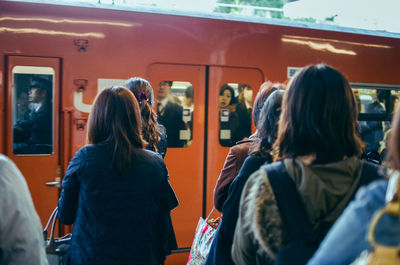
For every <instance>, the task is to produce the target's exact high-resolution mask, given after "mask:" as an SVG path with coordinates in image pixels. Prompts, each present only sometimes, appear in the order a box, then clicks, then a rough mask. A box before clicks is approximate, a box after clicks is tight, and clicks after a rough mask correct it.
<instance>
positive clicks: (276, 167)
mask: <svg viewBox="0 0 400 265" xmlns="http://www.w3.org/2000/svg"><path fill="white" fill-rule="evenodd" d="M263 168H264V170H265V171H266V172H267V176H268V179H269V182H270V184H271V187H272V190H273V192H274V195H275V199H276V202H277V205H278V210H279V213H280V215H281V218H282V221H283V223H284V224H285V227H286V229H287V233H288V236H289V239H290V241H293V240H298V239H303V238H305V237H307V235H308V234H310V233H312V226H311V223H310V221H309V219H308V216H307V213H306V212H305V209H304V207H303V202H302V200H301V197H300V195H299V193H298V191H297V188H296V185H295V183H294V181H293V180H292V178H291V177H290V176H289V174H288V173H287V171H286V168H285V165H284V163H283V161H279V162H275V163H272V164H269V165H265V166H263Z"/></svg>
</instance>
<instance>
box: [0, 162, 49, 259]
mask: <svg viewBox="0 0 400 265" xmlns="http://www.w3.org/2000/svg"><path fill="white" fill-rule="evenodd" d="M0 264H1V265H20V264H30V265H47V264H48V262H47V257H46V252H45V247H44V239H43V232H42V225H41V223H40V219H39V216H38V215H37V213H36V211H35V207H34V205H33V202H32V197H31V194H30V192H29V189H28V185H27V184H26V181H25V179H24V176H22V174H21V172H20V171H19V170H18V168H17V167H16V166H15V164H14V163H13V162H12V161H11V160H10V159H8V158H7V157H6V156H4V155H2V154H0Z"/></svg>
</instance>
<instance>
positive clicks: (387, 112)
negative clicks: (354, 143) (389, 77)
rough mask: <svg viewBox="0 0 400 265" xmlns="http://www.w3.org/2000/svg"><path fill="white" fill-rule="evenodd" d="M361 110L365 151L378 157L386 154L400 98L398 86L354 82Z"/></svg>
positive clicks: (381, 157)
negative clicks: (393, 118)
mask: <svg viewBox="0 0 400 265" xmlns="http://www.w3.org/2000/svg"><path fill="white" fill-rule="evenodd" d="M352 87H353V91H354V95H355V98H356V103H357V106H358V110H359V113H360V115H359V125H360V126H359V128H360V135H361V138H362V140H363V141H364V143H365V150H364V151H365V153H366V154H371V153H372V154H373V155H374V156H376V157H377V158H378V159H379V158H380V159H384V158H385V155H386V146H387V145H386V141H387V140H388V139H389V137H388V136H389V135H390V131H391V129H390V128H391V125H390V122H391V119H392V117H393V114H394V112H395V111H396V108H397V107H396V106H397V103H398V100H399V96H400V93H399V90H398V87H394V86H387V85H376V84H355V85H354V84H352Z"/></svg>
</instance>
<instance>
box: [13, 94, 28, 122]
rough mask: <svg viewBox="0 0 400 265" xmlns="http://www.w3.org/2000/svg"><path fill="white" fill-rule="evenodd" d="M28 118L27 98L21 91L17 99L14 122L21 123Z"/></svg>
mask: <svg viewBox="0 0 400 265" xmlns="http://www.w3.org/2000/svg"><path fill="white" fill-rule="evenodd" d="M28 118H29V96H28V93H26V92H24V91H22V92H21V93H19V95H18V98H17V106H16V121H17V123H18V122H21V121H24V120H27V119H28Z"/></svg>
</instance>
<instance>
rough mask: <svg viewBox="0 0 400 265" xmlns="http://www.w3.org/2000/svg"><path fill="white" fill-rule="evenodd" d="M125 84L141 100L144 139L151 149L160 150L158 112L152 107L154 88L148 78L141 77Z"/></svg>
mask: <svg viewBox="0 0 400 265" xmlns="http://www.w3.org/2000/svg"><path fill="white" fill-rule="evenodd" d="M125 86H126V87H127V88H128V89H129V90H130V91H131V92H132V93H133V94H134V95H135V97H136V99H137V100H138V102H139V105H140V113H141V116H142V134H143V139H144V140H145V141H146V142H147V143H148V148H149V149H151V150H153V151H155V152H158V150H157V144H158V142H159V141H160V134H159V129H158V126H157V114H156V113H155V112H154V111H153V109H152V108H151V106H152V105H153V102H154V92H153V88H152V87H151V85H150V83H149V82H148V81H147V80H145V79H143V78H140V77H133V78H131V79H129V80H128V81H127V82H126V83H125Z"/></svg>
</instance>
